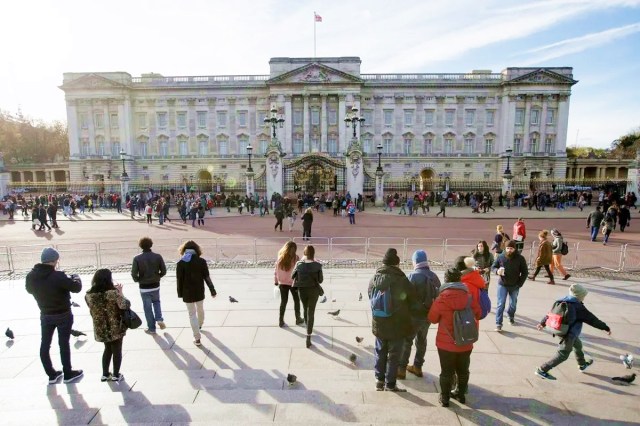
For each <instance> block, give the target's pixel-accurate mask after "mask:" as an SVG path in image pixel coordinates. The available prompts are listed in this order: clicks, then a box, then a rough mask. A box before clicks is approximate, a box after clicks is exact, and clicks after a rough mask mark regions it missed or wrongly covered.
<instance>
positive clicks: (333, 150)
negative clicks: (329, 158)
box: [327, 138, 338, 154]
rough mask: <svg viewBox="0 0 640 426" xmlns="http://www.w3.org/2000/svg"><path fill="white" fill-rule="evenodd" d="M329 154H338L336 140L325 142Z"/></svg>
mask: <svg viewBox="0 0 640 426" xmlns="http://www.w3.org/2000/svg"><path fill="white" fill-rule="evenodd" d="M327 142H328V144H329V146H328V151H329V154H337V153H338V140H337V139H336V138H329V140H328V141H327Z"/></svg>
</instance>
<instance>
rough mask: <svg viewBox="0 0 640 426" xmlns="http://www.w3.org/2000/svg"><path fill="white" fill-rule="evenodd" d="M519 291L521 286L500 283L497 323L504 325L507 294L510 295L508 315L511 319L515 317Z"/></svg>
mask: <svg viewBox="0 0 640 426" xmlns="http://www.w3.org/2000/svg"><path fill="white" fill-rule="evenodd" d="M519 292H520V288H519V287H505V286H503V285H502V284H498V307H497V308H496V325H502V316H503V314H504V305H505V303H506V302H507V294H508V295H509V308H508V309H507V315H508V316H509V318H510V319H513V317H514V316H515V314H516V307H517V304H518V293H519Z"/></svg>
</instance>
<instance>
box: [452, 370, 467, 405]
mask: <svg viewBox="0 0 640 426" xmlns="http://www.w3.org/2000/svg"><path fill="white" fill-rule="evenodd" d="M468 386H469V376H458V386H457V388H456V389H455V390H454V391H453V392H451V398H453V399H456V400H458V402H459V403H461V404H464V403H466V402H467V400H466V398H465V394H466V393H467V389H468Z"/></svg>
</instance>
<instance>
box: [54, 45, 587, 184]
mask: <svg viewBox="0 0 640 426" xmlns="http://www.w3.org/2000/svg"><path fill="white" fill-rule="evenodd" d="M269 65H270V74H269V75H224V76H183V77H165V76H163V75H160V74H143V75H142V76H140V77H132V76H131V75H130V74H128V73H126V72H92V73H65V74H64V79H63V84H62V86H60V88H61V89H62V90H63V91H64V92H65V99H66V104H67V119H68V126H69V146H70V159H69V167H68V173H69V180H70V181H71V182H83V181H88V182H100V181H105V182H107V183H108V182H109V180H115V181H116V182H117V179H118V178H119V177H120V176H121V173H122V167H123V166H124V167H125V168H126V172H127V174H128V176H129V177H130V179H131V183H132V184H134V183H135V182H138V183H140V184H141V185H142V184H144V185H146V186H157V185H167V186H177V187H180V186H187V185H196V184H197V185H200V186H201V188H202V189H207V190H210V189H213V190H217V189H221V190H224V189H225V188H226V189H227V190H228V189H229V188H236V189H238V188H239V189H241V188H242V185H243V182H244V179H245V175H246V171H247V167H248V155H247V146H249V145H250V146H251V147H252V153H253V164H254V166H255V169H256V172H255V184H256V190H258V191H264V190H266V189H267V188H266V183H265V181H266V178H265V175H266V170H267V160H266V158H265V154H267V151H268V149H269V146H270V144H271V142H272V139H274V141H275V139H277V144H278V148H279V150H280V151H281V153H282V154H285V156H284V157H283V158H282V171H283V174H282V179H283V181H282V186H283V191H285V192H290V191H293V190H312V191H325V190H338V191H343V190H347V189H348V188H346V185H347V181H348V179H347V178H346V177H345V175H346V171H345V170H346V167H347V162H348V158H347V157H346V156H345V154H346V153H347V151H348V149H349V146H350V145H351V143H352V142H353V141H359V148H360V151H361V152H362V160H363V162H362V166H363V170H362V171H363V174H364V179H365V182H364V186H365V188H364V190H365V191H370V190H371V188H372V182H373V179H372V177H374V175H375V170H376V168H377V166H378V161H379V160H380V162H381V166H382V168H383V170H384V174H385V180H386V182H387V184H388V185H390V186H391V187H393V185H396V184H397V183H398V182H405V183H406V182H412V184H413V187H415V188H418V189H419V188H428V187H429V188H430V187H431V186H430V183H432V182H433V181H437V180H442V179H447V180H450V181H452V182H454V181H455V182H463V181H468V182H479V181H486V182H490V181H495V182H498V181H500V179H501V178H502V175H503V172H504V170H505V168H506V165H507V156H508V155H509V156H510V170H511V171H512V173H513V175H514V176H521V177H522V180H529V179H544V178H559V179H564V177H565V176H566V173H567V160H566V150H565V148H566V140H567V122H568V118H569V98H570V95H571V87H572V86H573V85H574V84H576V80H574V79H573V75H572V68H566V67H564V68H507V69H505V70H504V71H502V72H501V73H492V72H490V71H486V70H476V71H472V72H469V73H461V74H422V73H415V74H394V73H389V74H364V73H361V69H360V66H361V60H360V58H358V57H327V58H272V59H271V60H270V62H269ZM354 107H355V108H356V109H357V111H356V110H354V109H353V108H354ZM272 108H274V109H275V116H276V118H277V119H282V120H283V121H282V120H281V124H282V127H280V126H279V125H278V126H276V127H275V128H272V127H270V126H268V125H267V126H265V123H264V119H265V118H270V116H271V112H270V111H271V109H272ZM345 118H356V119H360V118H363V119H364V121H363V122H362V121H361V120H357V123H356V124H357V125H356V126H355V128H354V127H347V126H346V125H345ZM353 121H356V120H353ZM353 121H352V122H353ZM272 132H274V133H275V136H276V138H273V133H272ZM507 149H511V150H512V153H510V154H507ZM378 150H381V155H380V156H378ZM121 151H122V152H124V153H126V155H125V156H124V157H123V158H124V161H122V160H121V156H120V153H121Z"/></svg>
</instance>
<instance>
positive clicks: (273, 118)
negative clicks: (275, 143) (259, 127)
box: [264, 104, 284, 139]
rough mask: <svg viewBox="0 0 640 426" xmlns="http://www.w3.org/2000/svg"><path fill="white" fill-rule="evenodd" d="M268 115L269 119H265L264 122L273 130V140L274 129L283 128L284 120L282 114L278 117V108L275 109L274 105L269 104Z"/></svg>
mask: <svg viewBox="0 0 640 426" xmlns="http://www.w3.org/2000/svg"><path fill="white" fill-rule="evenodd" d="M269 113H270V115H269V117H265V118H264V122H265V124H267V125H271V129H272V130H273V135H272V136H273V139H276V127H280V128H282V126H284V118H282V114H280V116H278V108H276V104H271V109H270V110H269Z"/></svg>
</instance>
